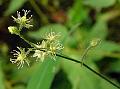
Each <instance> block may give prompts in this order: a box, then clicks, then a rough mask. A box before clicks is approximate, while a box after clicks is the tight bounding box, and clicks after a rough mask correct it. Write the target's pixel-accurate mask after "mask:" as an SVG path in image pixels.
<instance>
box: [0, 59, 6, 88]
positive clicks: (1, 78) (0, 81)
mask: <svg viewBox="0 0 120 89" xmlns="http://www.w3.org/2000/svg"><path fill="white" fill-rule="evenodd" d="M0 59H1V58H0ZM0 89H5V81H4V75H3V71H2V61H0Z"/></svg>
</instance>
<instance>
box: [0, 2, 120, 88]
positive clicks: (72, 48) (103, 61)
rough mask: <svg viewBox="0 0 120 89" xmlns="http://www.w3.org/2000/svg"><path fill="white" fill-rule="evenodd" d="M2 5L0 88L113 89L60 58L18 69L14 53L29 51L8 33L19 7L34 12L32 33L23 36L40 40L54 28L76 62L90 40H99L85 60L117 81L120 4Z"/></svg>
mask: <svg viewBox="0 0 120 89" xmlns="http://www.w3.org/2000/svg"><path fill="white" fill-rule="evenodd" d="M8 2H9V3H8ZM0 5H1V7H0V8H4V9H2V10H1V12H2V15H1V21H0V25H1V26H0V34H1V38H2V34H3V33H5V35H4V36H3V39H1V41H0V89H115V87H114V86H112V85H110V84H109V83H108V82H106V81H104V80H103V79H101V78H99V77H98V76H96V75H95V74H93V73H92V72H91V71H89V70H88V69H86V68H84V67H81V66H80V64H77V63H73V62H71V61H68V60H64V59H61V58H59V57H57V58H56V61H54V60H51V59H50V58H46V60H45V61H44V62H43V63H41V62H38V63H37V62H35V63H34V62H32V61H31V67H29V68H28V67H24V68H23V69H19V70H18V69H17V67H16V66H15V65H13V64H11V63H10V62H9V58H10V57H11V54H10V51H11V50H12V49H15V48H16V46H22V47H29V45H28V44H26V43H25V42H24V41H23V40H20V38H19V37H16V36H15V35H10V34H9V33H8V29H7V26H10V25H13V24H14V22H13V21H12V20H11V17H10V16H11V15H13V14H14V13H16V11H17V10H18V11H21V10H22V9H30V10H31V13H32V14H33V25H34V27H33V28H32V29H33V30H32V29H31V30H29V31H25V32H23V34H24V36H25V37H26V38H27V39H28V40H30V41H32V42H34V43H36V42H38V41H41V38H42V37H43V35H44V34H45V33H46V32H50V31H51V28H52V31H55V32H60V33H61V36H62V37H61V38H60V40H61V42H62V44H63V45H64V50H63V52H62V53H63V54H65V55H68V56H69V57H72V58H75V59H77V60H80V58H81V55H82V53H83V52H84V50H85V49H86V47H87V46H88V45H89V42H90V41H91V40H92V39H94V38H100V39H101V40H102V41H101V43H100V45H99V46H97V47H96V48H93V49H91V50H90V51H89V53H88V55H87V58H86V59H85V60H84V62H85V63H86V64H88V65H89V66H90V67H91V68H93V69H94V70H96V71H98V72H100V73H102V74H104V75H106V76H108V77H109V78H110V79H111V80H112V81H114V82H116V83H117V84H119V83H120V36H119V34H120V0H0ZM21 14H22V12H21ZM42 16H43V17H42ZM2 18H5V19H2ZM43 18H47V19H43ZM6 19H7V20H6ZM44 20H47V21H44ZM46 22H48V23H46ZM116 23H117V25H116ZM76 24H78V25H79V26H78V25H77V27H75V26H76ZM2 25H3V26H2ZM2 29H4V30H2ZM114 32H116V33H114ZM111 33H114V35H110V34H111ZM113 38H114V40H113ZM6 39H7V40H6ZM116 40H117V41H116ZM29 58H30V59H31V60H35V59H34V58H32V57H29ZM61 70H62V72H61ZM61 79H63V80H61Z"/></svg>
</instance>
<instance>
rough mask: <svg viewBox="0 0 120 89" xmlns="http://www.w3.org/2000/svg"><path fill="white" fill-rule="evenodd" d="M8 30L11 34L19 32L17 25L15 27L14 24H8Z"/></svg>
mask: <svg viewBox="0 0 120 89" xmlns="http://www.w3.org/2000/svg"><path fill="white" fill-rule="evenodd" d="M8 30H9V32H10V33H11V34H18V33H19V31H18V29H17V27H15V26H9V27H8Z"/></svg>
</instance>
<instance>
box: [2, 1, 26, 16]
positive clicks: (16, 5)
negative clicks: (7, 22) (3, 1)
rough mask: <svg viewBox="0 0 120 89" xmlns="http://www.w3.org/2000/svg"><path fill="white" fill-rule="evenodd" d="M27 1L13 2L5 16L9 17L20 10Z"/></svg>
mask: <svg viewBox="0 0 120 89" xmlns="http://www.w3.org/2000/svg"><path fill="white" fill-rule="evenodd" d="M26 1H27V0H11V2H10V4H9V6H8V9H7V10H6V11H5V13H4V15H5V16H8V15H10V14H12V13H14V12H15V11H16V10H18V9H19V8H20V7H22V6H23V4H24V3H25V2H26Z"/></svg>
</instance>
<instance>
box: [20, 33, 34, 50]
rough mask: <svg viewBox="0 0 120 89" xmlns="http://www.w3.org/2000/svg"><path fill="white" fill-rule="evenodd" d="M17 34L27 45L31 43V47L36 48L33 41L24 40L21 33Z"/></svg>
mask: <svg viewBox="0 0 120 89" xmlns="http://www.w3.org/2000/svg"><path fill="white" fill-rule="evenodd" d="M19 36H20V38H22V39H23V40H24V41H25V42H27V43H28V44H29V45H31V46H32V47H34V48H36V46H35V44H34V43H32V42H30V41H28V40H26V39H25V38H24V37H23V36H22V35H20V34H19Z"/></svg>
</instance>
